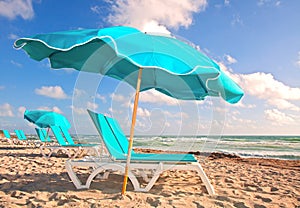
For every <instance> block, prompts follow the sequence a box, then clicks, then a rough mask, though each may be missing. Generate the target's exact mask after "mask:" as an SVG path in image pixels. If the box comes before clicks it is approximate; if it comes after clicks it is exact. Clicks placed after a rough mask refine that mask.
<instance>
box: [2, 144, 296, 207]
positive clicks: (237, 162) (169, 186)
mask: <svg viewBox="0 0 300 208" xmlns="http://www.w3.org/2000/svg"><path fill="white" fill-rule="evenodd" d="M198 157H199V160H200V161H201V165H202V167H203V169H204V170H205V172H206V173H207V175H208V177H209V179H210V180H211V183H212V185H213V186H214V188H215V192H216V195H215V196H209V195H208V193H207V192H206V189H205V187H204V185H203V183H202V182H201V180H200V178H199V177H198V176H197V175H196V173H195V172H192V171H166V172H164V173H163V174H162V175H161V177H160V178H159V180H158V181H157V182H156V184H155V185H154V187H153V188H152V189H151V190H150V192H148V193H140V192H134V191H133V188H132V186H131V184H129V185H128V191H127V196H126V198H125V199H122V198H121V197H120V190H121V187H122V181H123V176H120V175H113V174H112V175H110V177H109V179H108V180H105V181H100V179H97V180H96V181H95V182H93V183H92V185H91V188H90V189H88V190H76V189H75V187H74V186H73V183H72V182H71V181H70V179H69V177H68V175H67V172H66V169H65V161H66V160H67V159H68V158H66V157H51V158H50V159H46V158H43V157H42V156H41V154H40V152H39V149H38V148H33V147H24V146H21V145H18V146H12V145H10V144H3V143H2V144H1V145H0V207H186V208H187V207H198V208H199V207H240V208H243V207H255V208H262V207H272V208H273V207H288V208H290V207H300V161H286V160H276V159H255V158H254V159H244V158H239V157H235V156H232V155H224V154H212V155H210V156H209V157H205V158H204V157H202V156H198Z"/></svg>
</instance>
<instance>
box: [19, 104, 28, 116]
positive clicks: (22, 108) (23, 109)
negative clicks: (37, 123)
mask: <svg viewBox="0 0 300 208" xmlns="http://www.w3.org/2000/svg"><path fill="white" fill-rule="evenodd" d="M25 110H26V107H24V106H20V107H19V108H18V117H23V116H24V112H25Z"/></svg>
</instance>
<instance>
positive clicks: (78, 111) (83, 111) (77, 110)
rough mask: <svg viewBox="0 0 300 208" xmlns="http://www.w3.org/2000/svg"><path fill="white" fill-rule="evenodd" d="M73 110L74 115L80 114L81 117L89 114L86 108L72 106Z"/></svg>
mask: <svg viewBox="0 0 300 208" xmlns="http://www.w3.org/2000/svg"><path fill="white" fill-rule="evenodd" d="M71 109H72V110H73V113H76V114H79V115H84V114H86V113H87V110H86V108H79V107H75V106H73V105H72V106H71Z"/></svg>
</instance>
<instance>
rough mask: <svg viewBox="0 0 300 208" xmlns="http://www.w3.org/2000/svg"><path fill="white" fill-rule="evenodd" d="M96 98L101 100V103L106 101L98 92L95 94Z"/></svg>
mask: <svg viewBox="0 0 300 208" xmlns="http://www.w3.org/2000/svg"><path fill="white" fill-rule="evenodd" d="M96 98H97V99H99V100H101V101H102V102H103V103H106V102H107V100H106V97H105V96H103V95H100V94H99V93H97V94H96Z"/></svg>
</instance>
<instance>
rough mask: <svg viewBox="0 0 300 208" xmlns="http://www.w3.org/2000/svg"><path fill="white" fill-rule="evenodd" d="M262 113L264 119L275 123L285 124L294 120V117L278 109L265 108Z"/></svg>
mask: <svg viewBox="0 0 300 208" xmlns="http://www.w3.org/2000/svg"><path fill="white" fill-rule="evenodd" d="M264 114H265V118H266V119H268V120H270V121H271V122H272V123H273V124H276V125H287V124H291V123H293V122H295V119H294V118H293V117H292V116H290V115H287V114H285V113H283V112H281V111H279V110H278V109H269V110H265V112H264Z"/></svg>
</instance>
